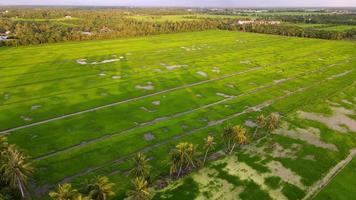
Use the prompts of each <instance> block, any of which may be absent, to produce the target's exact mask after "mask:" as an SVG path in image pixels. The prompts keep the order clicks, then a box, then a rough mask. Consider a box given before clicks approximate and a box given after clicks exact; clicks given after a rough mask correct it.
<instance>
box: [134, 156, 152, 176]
mask: <svg viewBox="0 0 356 200" xmlns="http://www.w3.org/2000/svg"><path fill="white" fill-rule="evenodd" d="M133 161H134V168H133V169H132V170H131V171H130V173H131V176H133V177H143V178H148V176H149V173H150V170H151V166H149V165H148V161H149V160H148V158H147V157H146V155H145V154H143V153H138V154H137V155H136V156H135V157H134V158H133Z"/></svg>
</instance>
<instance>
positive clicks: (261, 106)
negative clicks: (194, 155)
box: [60, 79, 355, 183]
mask: <svg viewBox="0 0 356 200" xmlns="http://www.w3.org/2000/svg"><path fill="white" fill-rule="evenodd" d="M328 80H331V79H328ZM325 82H327V79H324V80H321V81H317V82H314V83H313V84H311V85H309V86H306V87H302V88H299V89H296V90H295V91H293V92H290V93H287V94H284V95H282V96H279V97H276V98H274V99H270V100H266V101H265V102H263V103H261V104H258V105H256V106H252V107H248V108H246V109H245V110H243V111H242V112H239V113H235V114H233V115H230V116H228V117H226V118H223V119H220V120H217V121H211V122H210V123H209V124H208V125H207V126H205V127H200V128H197V129H194V130H191V131H188V132H185V133H183V134H180V135H175V136H173V137H171V138H168V139H166V140H163V141H161V142H158V143H156V144H154V145H151V146H147V147H144V148H142V149H140V150H137V151H135V152H132V153H130V154H128V155H125V156H123V157H121V158H119V159H117V160H112V161H109V162H107V163H105V164H103V165H101V166H97V167H92V168H88V169H86V170H84V171H82V172H79V173H77V174H74V175H72V176H68V177H65V178H64V179H62V180H61V181H60V183H66V182H70V181H72V180H73V179H74V178H77V177H80V176H83V175H86V174H88V173H91V172H93V171H96V170H99V169H102V168H104V167H106V166H108V165H111V164H115V163H122V162H123V161H125V160H127V159H129V158H132V156H134V155H135V154H137V153H138V152H148V151H150V150H152V149H154V148H157V147H159V146H161V145H164V144H168V143H169V142H172V141H175V140H178V139H180V138H182V137H184V136H187V135H191V134H194V133H195V132H197V131H201V130H204V129H207V128H210V127H212V126H215V125H219V124H222V123H224V122H226V121H228V120H230V119H233V118H235V117H238V116H240V115H243V114H247V113H252V112H256V111H259V110H261V109H264V108H266V107H269V106H270V105H272V104H273V103H275V102H276V101H279V100H282V99H284V98H286V97H289V96H291V95H293V94H296V93H299V92H303V91H305V90H307V89H309V88H311V87H313V86H316V85H320V84H321V83H325ZM354 83H355V82H353V84H354ZM351 85H352V84H351Z"/></svg>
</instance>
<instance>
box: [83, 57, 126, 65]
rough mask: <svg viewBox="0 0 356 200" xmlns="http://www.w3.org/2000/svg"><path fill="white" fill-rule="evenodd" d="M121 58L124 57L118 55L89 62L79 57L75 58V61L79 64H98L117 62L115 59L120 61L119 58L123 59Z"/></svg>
mask: <svg viewBox="0 0 356 200" xmlns="http://www.w3.org/2000/svg"><path fill="white" fill-rule="evenodd" d="M113 57H117V56H116V55H113ZM123 58H124V57H123V56H120V58H113V59H107V60H103V61H94V62H91V63H88V60H87V59H85V58H80V59H77V60H76V61H77V63H78V64H80V65H88V64H91V65H99V64H106V63H112V62H117V61H120V59H123Z"/></svg>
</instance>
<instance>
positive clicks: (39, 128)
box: [0, 30, 356, 199]
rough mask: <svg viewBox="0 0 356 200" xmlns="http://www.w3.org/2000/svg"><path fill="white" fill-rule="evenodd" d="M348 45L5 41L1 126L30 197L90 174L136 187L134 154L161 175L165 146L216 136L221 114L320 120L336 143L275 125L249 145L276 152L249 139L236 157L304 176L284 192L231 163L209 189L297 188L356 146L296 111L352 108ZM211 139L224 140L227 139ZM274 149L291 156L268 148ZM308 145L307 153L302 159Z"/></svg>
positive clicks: (232, 119) (234, 37)
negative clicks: (24, 171) (27, 174)
mask: <svg viewBox="0 0 356 200" xmlns="http://www.w3.org/2000/svg"><path fill="white" fill-rule="evenodd" d="M355 47H356V44H355V43H352V42H346V41H325V40H317V39H304V38H288V37H281V36H273V35H261V34H251V33H239V32H229V31H218V30H213V31H204V32H190V33H178V34H170V35H159V36H150V37H146V38H132V39H126V40H110V41H87V42H81V43H74V42H69V43H64V44H51V45H43V46H32V47H19V48H8V47H6V48H1V49H0V60H1V61H2V62H1V66H0V71H1V73H0V76H1V79H0V82H1V85H0V86H1V88H0V97H1V98H0V106H1V107H0V130H3V132H2V134H6V135H7V137H8V139H9V142H10V143H14V144H16V145H18V146H19V147H20V148H21V149H23V150H24V151H25V152H26V153H27V154H28V155H29V156H30V157H31V158H32V164H33V166H34V167H35V169H36V170H35V171H34V179H33V180H32V182H33V188H32V192H33V195H34V196H36V198H39V197H43V196H45V195H46V194H47V193H48V191H49V189H53V188H54V187H55V186H56V185H57V183H64V182H71V183H72V184H73V187H75V188H79V186H80V185H81V184H82V183H83V181H84V180H87V179H90V178H92V177H95V176H97V175H105V176H108V177H109V178H110V180H111V181H112V182H114V183H115V184H116V186H115V188H114V189H115V192H116V194H117V195H118V198H119V197H123V196H125V192H126V191H127V189H128V188H129V187H131V183H130V180H131V178H130V177H128V174H129V172H130V170H131V169H132V166H133V162H132V160H131V158H132V157H133V156H134V155H136V153H137V152H145V153H146V154H147V157H148V158H150V160H149V163H150V165H151V166H152V169H151V177H150V178H151V180H152V182H154V181H155V180H157V179H160V178H161V177H162V176H163V177H164V176H168V174H169V155H168V153H169V152H170V150H171V149H172V148H174V147H175V145H176V144H177V143H179V142H184V141H189V142H192V143H194V144H200V145H202V144H203V142H204V140H203V138H205V137H206V136H207V135H214V136H215V137H216V138H219V137H220V136H221V133H222V130H223V127H224V126H225V125H226V124H227V123H232V124H241V125H244V124H245V123H246V120H249V119H250V120H253V119H255V118H256V117H257V116H259V115H260V114H261V113H264V114H265V115H266V116H267V115H268V114H269V113H271V112H278V113H280V115H281V116H282V117H283V120H284V121H287V122H288V123H289V125H290V127H291V128H297V127H299V128H309V127H314V128H318V129H319V130H320V131H321V133H322V134H320V138H321V140H322V141H326V142H328V143H332V144H334V145H335V146H336V147H337V148H338V150H339V151H333V150H330V149H325V148H320V147H316V146H314V145H311V144H309V143H307V142H305V141H302V140H296V139H292V138H289V137H286V136H282V135H278V134H277V135H271V136H270V137H268V138H265V139H262V140H260V141H258V142H257V141H255V142H253V143H252V144H251V145H246V148H248V147H252V146H253V145H257V147H258V146H259V145H260V147H261V148H262V147H263V148H264V149H263V151H264V152H270V153H271V154H267V155H265V154H263V155H260V154H258V153H254V151H252V150H251V152H249V150H248V149H247V150H246V152H245V151H244V152H239V153H237V162H231V163H239V162H241V163H245V164H246V166H248V167H246V166H245V167H246V168H248V169H250V168H252V169H253V170H251V171H252V172H253V173H254V174H257V175H261V176H262V177H263V178H262V180H264V178H265V175H266V178H267V175H268V177H270V176H275V175H274V172H273V171H272V170H271V169H270V168H269V167H266V166H267V164H268V163H270V162H271V161H275V162H277V163H280V164H281V165H283V166H284V167H285V168H287V169H289V170H291V171H293V172H294V173H295V174H297V175H296V177H300V181H295V182H293V181H291V182H292V183H289V182H288V181H286V180H285V179H283V180H282V181H281V183H280V188H281V187H283V188H282V190H281V191H282V193H276V194H274V193H270V191H269V190H267V189H269V187H268V188H267V189H266V188H264V187H265V186H264V184H259V182H258V180H260V179H256V180H248V179H244V178H243V177H240V176H239V174H238V173H237V174H227V175H226V174H225V175H224V174H223V175H220V176H221V177H227V178H226V179H229V177H230V180H233V179H231V176H233V177H235V179H234V180H235V182H234V181H230V182H228V181H226V182H228V183H226V182H224V181H222V182H219V181H220V180H219V181H218V182H217V183H215V184H216V185H214V182H213V183H212V185H211V187H212V188H215V189H216V188H217V186H218V185H219V184H228V185H229V187H231V188H232V190H234V189H236V193H231V194H232V195H239V196H240V197H242V198H246V199H248V198H250V197H251V195H252V193H253V195H254V197H256V198H257V197H259V198H267V197H268V198H276V197H279V196H278V195H283V196H285V197H289V198H291V199H293V198H300V197H301V196H303V195H304V194H305V192H306V188H307V187H309V186H311V185H312V184H313V183H314V182H315V181H317V180H319V179H320V178H321V177H322V176H323V173H325V172H327V171H328V169H330V168H331V167H332V166H334V165H335V164H336V163H337V162H338V161H339V160H341V159H343V158H344V157H345V155H346V154H347V153H348V151H349V149H350V148H353V147H355V146H356V141H355V138H354V137H352V136H351V135H350V134H340V133H337V131H333V130H331V129H329V128H328V127H326V126H325V125H324V124H322V123H318V122H315V121H310V120H306V119H300V118H298V117H296V115H297V114H296V111H299V110H303V111H308V112H317V111H319V110H315V109H316V108H318V109H320V110H321V111H322V113H324V111H327V108H329V104H328V103H327V102H326V101H325V100H326V99H329V100H330V101H333V102H337V103H339V104H340V105H342V106H344V107H346V108H347V109H353V108H352V106H350V105H347V104H346V103H343V102H342V100H347V101H348V102H351V104H354V103H355V99H354V98H353V97H354V94H355V90H356V88H355V77H356V74H355V73H356V71H355V70H354V66H355V64H356V61H355V60H354V57H355V54H356V52H355V49H356V48H355ZM316 105H317V106H316ZM330 113H332V112H329V114H330ZM324 114H325V113H324ZM350 116H353V117H354V115H353V114H350ZM253 130H254V129H253V128H249V130H248V131H249V132H250V133H252V132H253ZM217 141H222V140H221V139H220V138H219V140H217ZM274 143H278V145H279V146H278V145H275V144H274ZM217 146H218V147H217V150H219V147H221V146H222V144H218V145H217ZM275 146H277V147H275ZM272 147H275V148H279V147H280V148H282V149H290V151H292V152H295V155H294V154H293V156H292V157H286V156H273V151H274V150H273V148H272ZM220 149H221V148H220ZM239 154H241V155H239ZM278 155H279V154H278ZM307 155H313V156H314V157H311V158H310V159H309V160H308V159H304V157H305V156H307ZM239 157H241V160H240V158H239ZM232 158H234V156H232ZM313 158H314V159H315V160H313ZM226 159H229V158H226ZM233 161H234V160H233ZM219 162H223V161H219ZM228 163H230V162H228ZM274 164H276V163H274ZM212 166H214V164H213V165H212ZM226 167H228V168H227V169H230V168H231V169H233V168H234V167H235V165H234V164H231V165H229V164H227V165H226V166H225V168H222V169H221V170H220V171H222V172H227V173H230V170H226ZM238 167H239V166H238ZM209 169H210V167H208V168H206V169H203V170H209ZM214 170H217V169H214ZM217 171H218V172H219V170H217ZM232 172H233V171H232ZM255 172H256V173H255ZM214 173H215V172H214ZM228 175H229V176H228ZM216 176H218V177H219V175H216ZM216 176H212V177H216ZM236 177H240V179H241V181H236ZM223 179H225V178H223ZM281 179H282V178H281ZM183 181H186V182H189V181H196V179H194V178H193V179H189V178H187V179H184V180H183ZM272 182H273V181H272ZM287 182H288V183H287ZM238 184H241V185H239V187H236V188H235V185H238ZM290 184H291V185H292V186H291V185H290ZM295 184H296V185H295ZM190 185H191V184H190ZM197 185H199V184H197ZM272 185H273V183H272ZM273 187H277V186H276V184H274V185H273V186H271V188H273ZM185 188H189V189H192V190H191V191H188V192H187V197H189V198H190V197H191V196H196V195H198V194H197V192H196V189H194V188H191V187H187V186H185V185H182V186H179V187H178V189H177V190H178V191H184V190H185ZM272 191H274V190H272ZM173 193H174V192H173ZM248 194H251V195H248ZM205 195H206V196H210V195H211V194H207V193H205ZM273 195H277V196H273ZM155 198H159V197H155ZM172 198H174V197H172Z"/></svg>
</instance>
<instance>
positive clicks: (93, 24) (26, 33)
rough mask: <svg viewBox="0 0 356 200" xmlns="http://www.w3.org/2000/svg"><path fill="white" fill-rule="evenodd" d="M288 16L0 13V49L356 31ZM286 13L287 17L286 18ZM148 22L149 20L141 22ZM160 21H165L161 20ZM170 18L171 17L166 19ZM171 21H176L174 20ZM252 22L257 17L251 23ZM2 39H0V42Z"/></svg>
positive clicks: (339, 35)
mask: <svg viewBox="0 0 356 200" xmlns="http://www.w3.org/2000/svg"><path fill="white" fill-rule="evenodd" d="M297 12H299V11H294V12H292V14H289V15H288V14H285V13H286V12H283V13H284V14H275V13H272V12H267V13H260V14H259V13H251V12H245V13H244V12H242V13H241V12H238V13H236V12H232V11H230V10H221V11H219V12H216V11H214V12H212V11H210V10H204V9H194V10H193V9H168V8H166V9H163V8H162V9H144V8H142V9H140V8H91V7H77V8H69V7H68V8H46V7H40V8H32V7H31V8H17V7H11V8H2V9H0V46H4V45H6V46H18V45H30V44H44V43H54V42H62V41H80V40H92V39H112V38H121V37H135V36H145V35H152V34H162V33H175V32H186V31H200V30H208V29H218V28H219V29H224V30H238V31H246V32H256V33H267V34H278V35H286V36H298V37H312V38H322V39H352V38H354V37H355V32H356V30H355V28H353V29H352V28H351V29H349V30H343V31H335V30H319V29H315V28H313V27H299V26H295V25H293V24H292V23H307V24H339V25H355V24H356V14H352V13H341V14H340V13H339V14H335V13H333V14H332V13H330V14H313V13H310V14H307V15H306V14H305V13H302V14H298V13H297ZM287 13H288V12H287ZM145 16H146V17H147V16H149V19H150V20H145V18H144V17H145ZM162 16H166V17H167V16H168V17H167V19H166V18H164V20H162V19H161V18H162ZM169 16H173V17H169ZM176 16H178V17H181V19H180V20H177V19H176V18H177V17H176ZM256 16H257V17H256ZM250 19H254V20H265V21H268V20H278V21H281V22H283V23H282V24H279V25H269V24H259V23H257V24H254V23H251V24H244V25H238V24H237V22H238V20H250ZM1 37H2V38H1Z"/></svg>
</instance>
